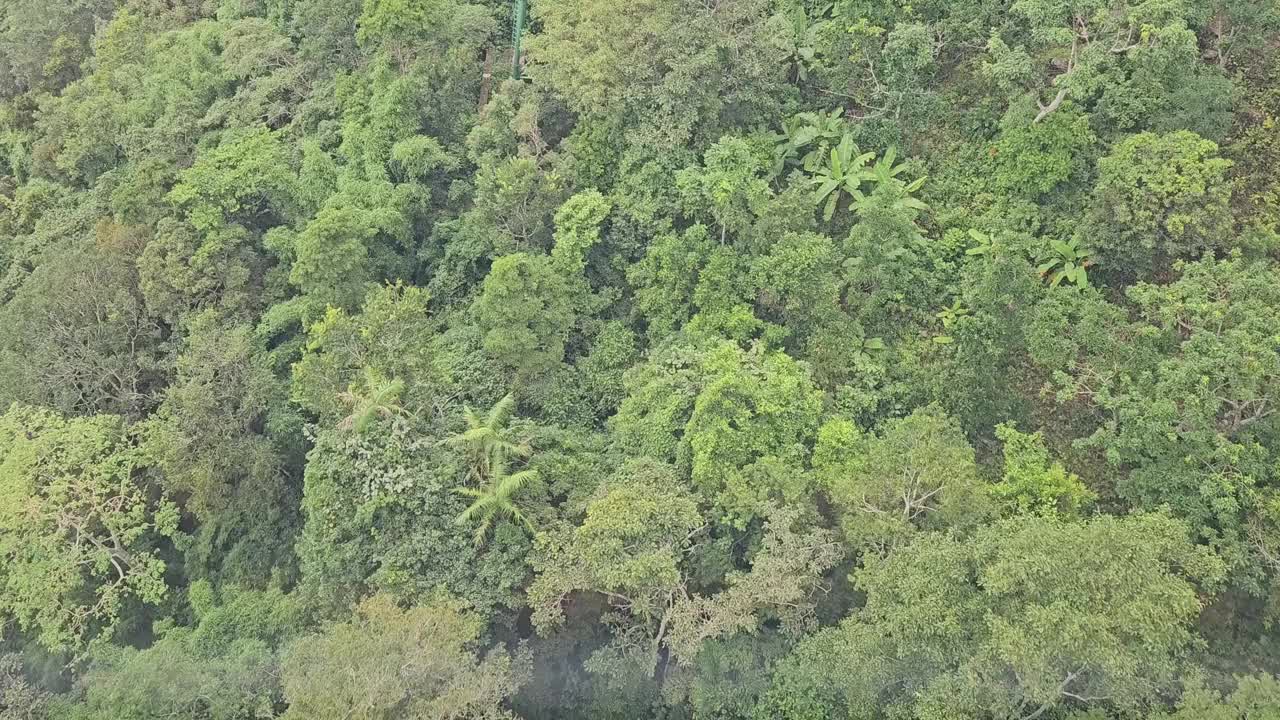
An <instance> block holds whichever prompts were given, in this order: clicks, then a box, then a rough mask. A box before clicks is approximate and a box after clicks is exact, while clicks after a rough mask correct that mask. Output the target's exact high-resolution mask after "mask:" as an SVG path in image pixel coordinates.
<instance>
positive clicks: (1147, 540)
mask: <svg viewBox="0 0 1280 720" xmlns="http://www.w3.org/2000/svg"><path fill="white" fill-rule="evenodd" d="M1081 577H1088V578H1089V581H1088V582H1086V583H1081V582H1077V578H1081ZM1221 577H1222V565H1221V562H1219V561H1218V560H1217V558H1215V557H1213V556H1212V555H1211V554H1209V553H1207V552H1205V551H1204V549H1203V548H1199V547H1196V546H1194V545H1192V544H1191V543H1190V542H1189V541H1188V539H1187V535H1186V527H1185V525H1183V524H1181V523H1179V522H1177V521H1174V520H1171V519H1169V518H1167V517H1162V516H1158V515H1135V516H1131V517H1128V518H1123V519H1121V518H1112V517H1104V518H1099V519H1096V520H1092V521H1090V522H1088V523H1084V524H1068V523H1062V522H1059V521H1056V520H1053V519H1045V518H1036V517H1023V518H1019V519H1016V520H1013V521H1004V522H1001V523H998V524H996V525H992V526H988V527H986V528H983V529H982V530H980V531H979V532H978V534H977V536H976V537H974V538H973V539H972V540H964V541H962V540H959V539H956V538H954V537H948V536H945V535H939V534H931V535H928V536H926V537H923V538H921V539H920V540H918V541H916V542H914V543H912V544H910V545H908V546H906V547H904V548H901V549H899V550H898V551H896V552H894V553H892V554H891V555H889V556H888V557H887V558H885V559H883V560H880V559H876V560H874V561H872V562H869V563H868V564H867V567H866V568H865V569H864V570H862V571H861V572H859V573H858V575H857V582H858V586H859V589H861V590H862V591H863V592H865V593H866V595H867V599H866V604H865V605H864V606H863V607H862V608H861V609H859V610H857V611H856V612H854V613H853V614H852V615H851V616H849V617H848V618H847V619H846V620H844V621H843V622H842V623H841V624H840V626H839V627H838V628H834V629H830V630H825V631H822V632H819V633H818V634H817V635H815V636H813V637H812V638H810V639H809V640H806V641H805V642H804V643H802V644H801V646H800V647H799V648H798V649H797V651H796V653H795V655H793V657H792V658H791V659H789V660H788V661H787V663H786V664H785V665H784V666H783V667H782V669H781V670H780V672H779V674H778V677H777V680H776V684H775V687H774V689H773V691H772V692H771V694H770V697H768V698H767V700H766V705H765V707H766V708H767V709H768V710H769V711H770V712H773V713H774V715H775V716H780V717H812V716H814V713H825V714H827V716H835V717H851V718H852V717H865V718H876V717H893V716H895V714H897V713H908V714H911V715H915V716H922V715H923V716H935V715H934V714H935V713H945V712H953V713H954V712H960V713H964V714H966V715H968V716H978V717H1025V716H1027V715H1030V714H1032V713H1036V712H1039V714H1040V715H1043V714H1045V713H1046V712H1048V711H1053V712H1057V713H1062V712H1065V711H1067V710H1068V709H1069V708H1071V707H1085V708H1088V707H1098V706H1103V705H1104V704H1105V706H1108V707H1119V708H1129V709H1132V710H1138V709H1141V708H1143V707H1145V706H1146V705H1147V704H1148V703H1150V702H1152V701H1154V700H1156V699H1157V698H1158V696H1159V694H1160V693H1162V692H1164V691H1165V690H1167V689H1168V688H1169V687H1170V686H1171V685H1172V684H1173V683H1175V682H1176V681H1177V679H1178V677H1179V675H1180V673H1181V671H1182V669H1183V668H1185V667H1186V664H1187V662H1188V660H1189V656H1190V653H1191V651H1192V650H1193V649H1194V647H1195V645H1196V636H1195V633H1194V631H1193V629H1192V624H1193V623H1194V621H1195V618H1196V616H1197V615H1198V614H1199V612H1200V609H1201V604H1200V600H1199V598H1198V596H1197V587H1198V585H1197V583H1208V584H1209V586H1211V585H1212V584H1213V583H1214V582H1216V581H1218V580H1219V579H1220V578H1221Z"/></svg>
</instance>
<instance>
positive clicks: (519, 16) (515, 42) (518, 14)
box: [511, 0, 529, 80]
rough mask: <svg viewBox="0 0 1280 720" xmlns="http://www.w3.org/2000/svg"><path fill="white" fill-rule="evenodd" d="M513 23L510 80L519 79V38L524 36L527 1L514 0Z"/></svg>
mask: <svg viewBox="0 0 1280 720" xmlns="http://www.w3.org/2000/svg"><path fill="white" fill-rule="evenodd" d="M515 5H516V7H515V12H514V13H513V15H514V16H515V22H514V23H512V27H511V48H512V51H511V78H512V79H513V80H519V79H520V36H522V35H524V16H525V15H526V14H527V13H528V12H529V0H515Z"/></svg>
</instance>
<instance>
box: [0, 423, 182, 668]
mask: <svg viewBox="0 0 1280 720" xmlns="http://www.w3.org/2000/svg"><path fill="white" fill-rule="evenodd" d="M0 450H3V452H0V455H2V456H3V457H4V461H3V463H0V484H2V485H3V492H0V496H2V497H3V498H4V502H3V504H0V557H3V558H4V569H3V571H0V581H2V582H3V584H4V589H5V590H4V594H3V595H4V600H3V603H0V611H2V612H3V613H4V615H5V616H7V617H8V618H9V620H10V621H13V622H16V623H17V624H18V626H19V627H21V628H23V629H24V630H27V631H30V632H32V633H33V634H34V635H35V636H36V637H38V638H39V640H40V642H41V643H42V644H43V645H45V646H46V647H48V648H50V649H52V650H75V651H79V650H82V649H83V648H84V647H85V646H86V645H87V644H88V643H90V642H91V641H94V640H104V641H105V640H110V639H111V638H112V636H113V635H114V634H115V632H116V631H117V629H118V628H119V627H120V626H121V625H127V624H129V623H130V622H132V620H133V616H132V613H133V611H134V609H135V606H136V605H137V604H140V603H141V604H153V605H154V604H157V603H160V602H161V601H162V600H164V598H165V596H166V594H167V593H168V591H169V588H168V585H167V584H166V582H165V577H164V573H165V561H164V559H163V557H162V554H161V553H162V551H163V550H164V547H165V545H166V544H167V543H168V542H170V541H171V539H173V538H176V537H177V535H178V519H179V517H178V509H177V507H176V506H175V505H174V504H173V503H172V502H171V501H169V500H168V499H166V498H164V497H163V496H157V494H156V493H154V492H153V490H152V488H150V487H149V486H148V483H147V482H146V479H145V476H144V473H145V468H146V465H147V458H146V457H145V455H142V454H141V453H139V452H138V450H137V448H136V447H135V446H134V445H133V443H132V441H131V439H130V438H129V436H128V435H127V433H126V431H125V428H124V423H123V422H122V421H121V420H120V419H119V418H114V417H111V416H109V415H99V416H95V417H93V418H88V419H72V420H66V419H63V418H61V417H59V416H58V415H56V414H54V413H52V412H49V411H47V410H40V409H37V408H24V407H21V406H16V405H15V406H13V407H11V408H10V409H9V411H8V412H7V413H5V415H4V416H3V418H2V420H0Z"/></svg>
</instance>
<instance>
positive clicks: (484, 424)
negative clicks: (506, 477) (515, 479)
mask: <svg viewBox="0 0 1280 720" xmlns="http://www.w3.org/2000/svg"><path fill="white" fill-rule="evenodd" d="M515 406H516V401H515V398H514V397H512V396H511V395H509V394H508V395H507V396H506V397H504V398H502V399H501V400H499V401H498V402H497V404H495V405H494V406H493V407H492V408H490V409H489V412H488V414H486V415H485V416H484V417H481V416H480V415H479V414H478V413H476V411H474V410H472V409H471V408H469V407H468V408H466V409H465V411H464V417H465V418H466V421H467V429H466V430H464V431H462V432H460V433H458V434H457V435H454V436H452V437H450V438H449V439H448V440H446V441H445V442H447V443H449V444H450V445H454V446H456V447H460V448H463V449H465V450H466V452H467V455H468V456H469V457H470V459H469V462H470V464H471V468H470V471H469V473H468V479H470V480H472V481H474V482H476V483H484V482H485V481H486V480H488V479H489V478H490V475H491V472H492V469H491V465H493V464H494V459H495V458H498V457H503V458H506V457H511V456H516V457H528V456H529V453H530V452H531V449H530V448H529V445H528V443H524V442H514V441H512V440H510V439H508V438H507V436H506V434H505V432H504V431H505V430H506V429H507V424H508V423H509V422H511V415H512V413H513V412H514V410H515Z"/></svg>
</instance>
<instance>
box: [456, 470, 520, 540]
mask: <svg viewBox="0 0 1280 720" xmlns="http://www.w3.org/2000/svg"><path fill="white" fill-rule="evenodd" d="M490 462H491V465H490V467H489V473H490V474H489V477H488V482H487V483H486V484H485V485H484V486H483V487H479V488H469V487H462V488H454V490H453V491H454V492H456V493H458V494H459V495H463V496H465V497H469V498H472V502H471V505H469V506H468V507H467V509H466V510H463V511H462V513H461V514H460V515H458V517H457V518H456V519H455V521H454V522H456V523H457V524H458V525H467V524H470V523H473V522H476V521H479V524H478V525H477V526H476V533H475V541H476V545H482V544H484V541H485V538H487V537H488V536H489V531H490V530H492V529H493V525H494V523H495V522H497V521H498V520H510V521H512V522H515V523H518V524H520V525H521V526H523V527H524V528H525V529H526V530H528V531H529V532H530V533H533V532H534V528H533V523H531V522H529V518H527V517H526V516H525V514H524V512H522V511H521V510H520V506H519V505H517V504H516V499H515V496H516V494H517V493H519V492H520V490H521V489H522V488H524V486H525V485H528V484H529V483H531V482H534V481H535V480H537V479H538V471H537V470H521V471H519V472H514V473H513V472H510V468H509V467H508V465H507V458H506V456H505V455H503V454H502V453H501V452H499V453H498V454H497V455H496V456H494V457H491V458H490Z"/></svg>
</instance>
